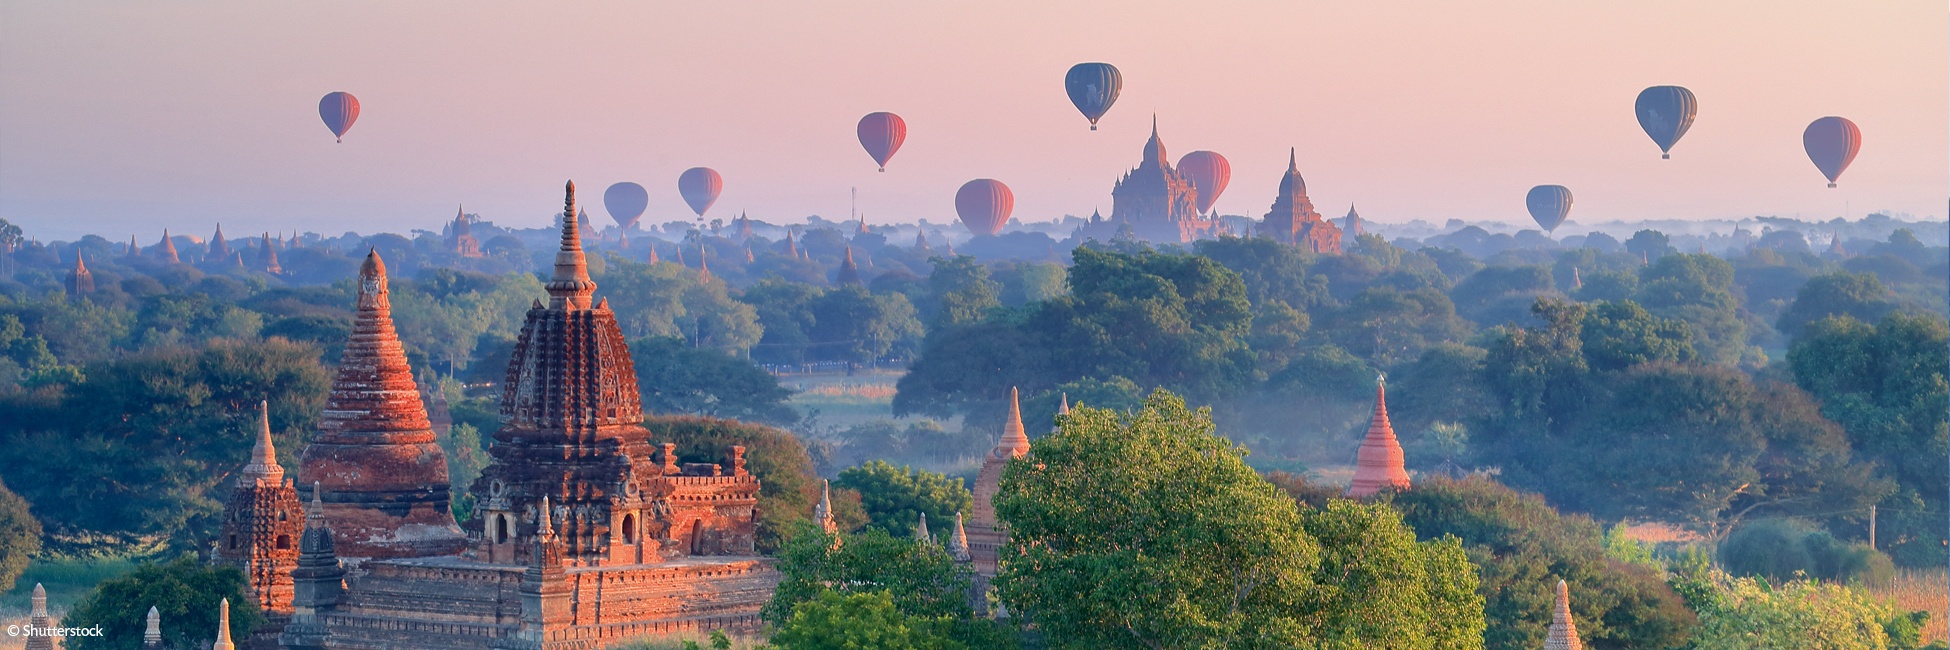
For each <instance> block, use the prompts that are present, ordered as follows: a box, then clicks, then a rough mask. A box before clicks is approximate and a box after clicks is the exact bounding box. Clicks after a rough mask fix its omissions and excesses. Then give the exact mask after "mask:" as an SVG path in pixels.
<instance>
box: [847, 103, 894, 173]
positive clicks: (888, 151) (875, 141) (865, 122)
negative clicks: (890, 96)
mask: <svg viewBox="0 0 1950 650" xmlns="http://www.w3.org/2000/svg"><path fill="white" fill-rule="evenodd" d="M854 130H855V131H858V132H859V135H860V146H862V147H866V148H867V155H869V156H873V161H874V162H875V163H879V164H880V171H883V172H884V171H887V160H888V159H890V158H893V157H894V152H896V151H900V150H901V143H902V142H906V141H907V121H906V120H903V119H901V116H899V115H895V114H893V113H888V112H884V111H883V112H879V113H868V114H867V116H866V117H862V118H860V125H859V126H858V127H857V128H855V129H854Z"/></svg>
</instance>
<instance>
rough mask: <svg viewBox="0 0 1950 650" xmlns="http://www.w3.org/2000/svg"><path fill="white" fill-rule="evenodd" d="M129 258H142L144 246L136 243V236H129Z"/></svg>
mask: <svg viewBox="0 0 1950 650" xmlns="http://www.w3.org/2000/svg"><path fill="white" fill-rule="evenodd" d="M129 257H142V245H141V244H137V243H135V235H134V234H130V235H129Z"/></svg>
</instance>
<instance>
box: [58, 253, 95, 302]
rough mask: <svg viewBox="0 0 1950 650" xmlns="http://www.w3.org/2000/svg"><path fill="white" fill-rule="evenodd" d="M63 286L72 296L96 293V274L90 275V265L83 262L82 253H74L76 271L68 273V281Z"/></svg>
mask: <svg viewBox="0 0 1950 650" xmlns="http://www.w3.org/2000/svg"><path fill="white" fill-rule="evenodd" d="M62 284H63V285H64V287H65V288H66V289H67V290H68V295H70V296H79V295H82V294H88V293H94V292H95V274H93V273H89V272H88V265H87V264H83V263H82V262H81V251H75V252H74V269H73V270H70V271H68V278H67V281H66V282H63V283H62Z"/></svg>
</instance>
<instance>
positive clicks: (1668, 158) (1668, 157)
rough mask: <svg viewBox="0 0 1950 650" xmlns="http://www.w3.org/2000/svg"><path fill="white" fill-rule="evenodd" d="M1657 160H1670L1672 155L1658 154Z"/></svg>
mask: <svg viewBox="0 0 1950 650" xmlns="http://www.w3.org/2000/svg"><path fill="white" fill-rule="evenodd" d="M1659 159H1660V160H1672V154H1669V153H1662V154H1659Z"/></svg>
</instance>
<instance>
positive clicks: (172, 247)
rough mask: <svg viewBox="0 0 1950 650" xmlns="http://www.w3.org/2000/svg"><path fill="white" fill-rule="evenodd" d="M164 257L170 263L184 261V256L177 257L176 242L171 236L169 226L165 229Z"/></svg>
mask: <svg viewBox="0 0 1950 650" xmlns="http://www.w3.org/2000/svg"><path fill="white" fill-rule="evenodd" d="M162 257H163V261H165V262H169V263H170V264H180V263H182V261H183V258H181V257H177V255H176V242H175V241H174V240H171V239H170V238H169V229H168V228H164V229H163V238H162Z"/></svg>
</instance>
